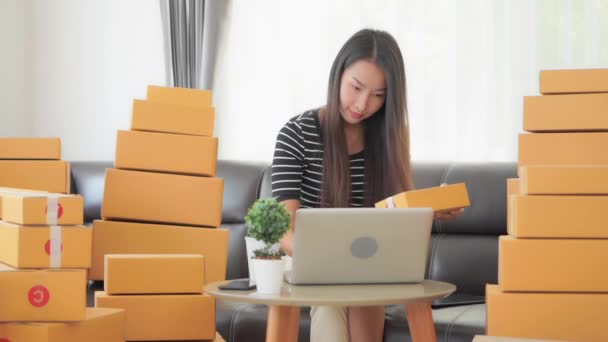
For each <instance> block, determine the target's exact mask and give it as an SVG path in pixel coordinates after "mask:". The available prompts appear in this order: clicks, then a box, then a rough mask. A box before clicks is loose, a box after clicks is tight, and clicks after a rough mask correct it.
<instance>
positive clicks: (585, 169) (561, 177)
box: [519, 165, 608, 195]
mask: <svg viewBox="0 0 608 342" xmlns="http://www.w3.org/2000/svg"><path fill="white" fill-rule="evenodd" d="M519 173H520V177H521V180H522V183H521V193H522V194H529V195H608V165H607V166H587V165H581V166H578V165H554V166H543V165H534V166H524V167H522V168H521V169H520V170H519Z"/></svg>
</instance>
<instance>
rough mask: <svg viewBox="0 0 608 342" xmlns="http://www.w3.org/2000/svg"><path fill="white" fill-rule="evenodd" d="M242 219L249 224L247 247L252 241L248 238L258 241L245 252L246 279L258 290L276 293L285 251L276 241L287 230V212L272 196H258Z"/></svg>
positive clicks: (289, 221) (281, 276) (280, 282)
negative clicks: (249, 261) (247, 272)
mask: <svg viewBox="0 0 608 342" xmlns="http://www.w3.org/2000/svg"><path fill="white" fill-rule="evenodd" d="M245 223H246V224H247V226H248V228H249V231H248V233H247V237H248V238H249V243H248V249H249V247H253V246H254V245H255V244H254V243H252V241H251V240H257V241H258V243H257V246H255V247H253V248H251V249H252V251H251V253H252V255H248V258H249V260H251V263H249V276H250V280H252V281H255V283H256V285H257V289H258V292H261V293H279V292H280V290H281V284H282V282H283V269H284V260H283V259H282V256H284V255H285V253H283V251H282V250H281V249H280V248H279V241H280V240H281V238H282V237H283V235H285V233H286V232H287V230H289V224H290V223H291V217H290V215H289V212H288V211H287V209H285V207H284V206H283V205H282V204H281V203H279V202H277V200H276V199H274V198H271V199H260V200H257V201H256V202H255V203H254V204H253V205H252V206H251V208H249V210H248V211H247V215H246V216H245ZM247 240H248V239H247V238H246V241H247ZM248 252H249V251H248ZM248 254H249V253H248ZM252 266H253V267H252ZM252 271H253V272H252Z"/></svg>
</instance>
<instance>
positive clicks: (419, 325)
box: [405, 302, 437, 342]
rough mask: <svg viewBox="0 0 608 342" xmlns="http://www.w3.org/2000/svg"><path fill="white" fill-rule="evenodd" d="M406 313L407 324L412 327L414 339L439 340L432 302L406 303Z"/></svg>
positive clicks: (424, 340)
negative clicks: (436, 333)
mask: <svg viewBox="0 0 608 342" xmlns="http://www.w3.org/2000/svg"><path fill="white" fill-rule="evenodd" d="M405 314H406V316H407V324H408V326H409V327H410V334H411V336H412V341H415V342H427V341H431V342H436V341H437V336H436V335H435V324H434V323H433V311H432V310H431V303H428V302H420V303H409V304H406V305H405Z"/></svg>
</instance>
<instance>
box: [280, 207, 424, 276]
mask: <svg viewBox="0 0 608 342" xmlns="http://www.w3.org/2000/svg"><path fill="white" fill-rule="evenodd" d="M432 223H433V210H432V209H431V208H415V209H397V208H391V209H376V208H341V209H299V210H298V211H297V212H296V223H295V227H296V232H295V241H294V249H293V255H292V258H293V260H292V269H291V270H288V271H287V272H286V274H285V278H286V280H287V282H289V283H291V284H297V285H300V284H366V283H368V284H380V283H416V282H421V281H422V280H423V279H424V271H425V268H426V259H427V252H428V246H429V239H430V236H431V225H432Z"/></svg>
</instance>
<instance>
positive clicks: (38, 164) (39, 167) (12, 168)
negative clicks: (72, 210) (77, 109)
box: [0, 138, 70, 193]
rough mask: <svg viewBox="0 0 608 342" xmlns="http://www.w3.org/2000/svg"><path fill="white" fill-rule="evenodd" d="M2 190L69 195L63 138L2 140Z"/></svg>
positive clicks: (0, 166) (0, 146) (0, 179)
mask: <svg viewBox="0 0 608 342" xmlns="http://www.w3.org/2000/svg"><path fill="white" fill-rule="evenodd" d="M0 187H11V188H20V189H32V190H42V191H49V192H57V193H69V192H70V165H69V164H68V163H67V162H65V161H62V160H61V141H60V140H59V138H0Z"/></svg>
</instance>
